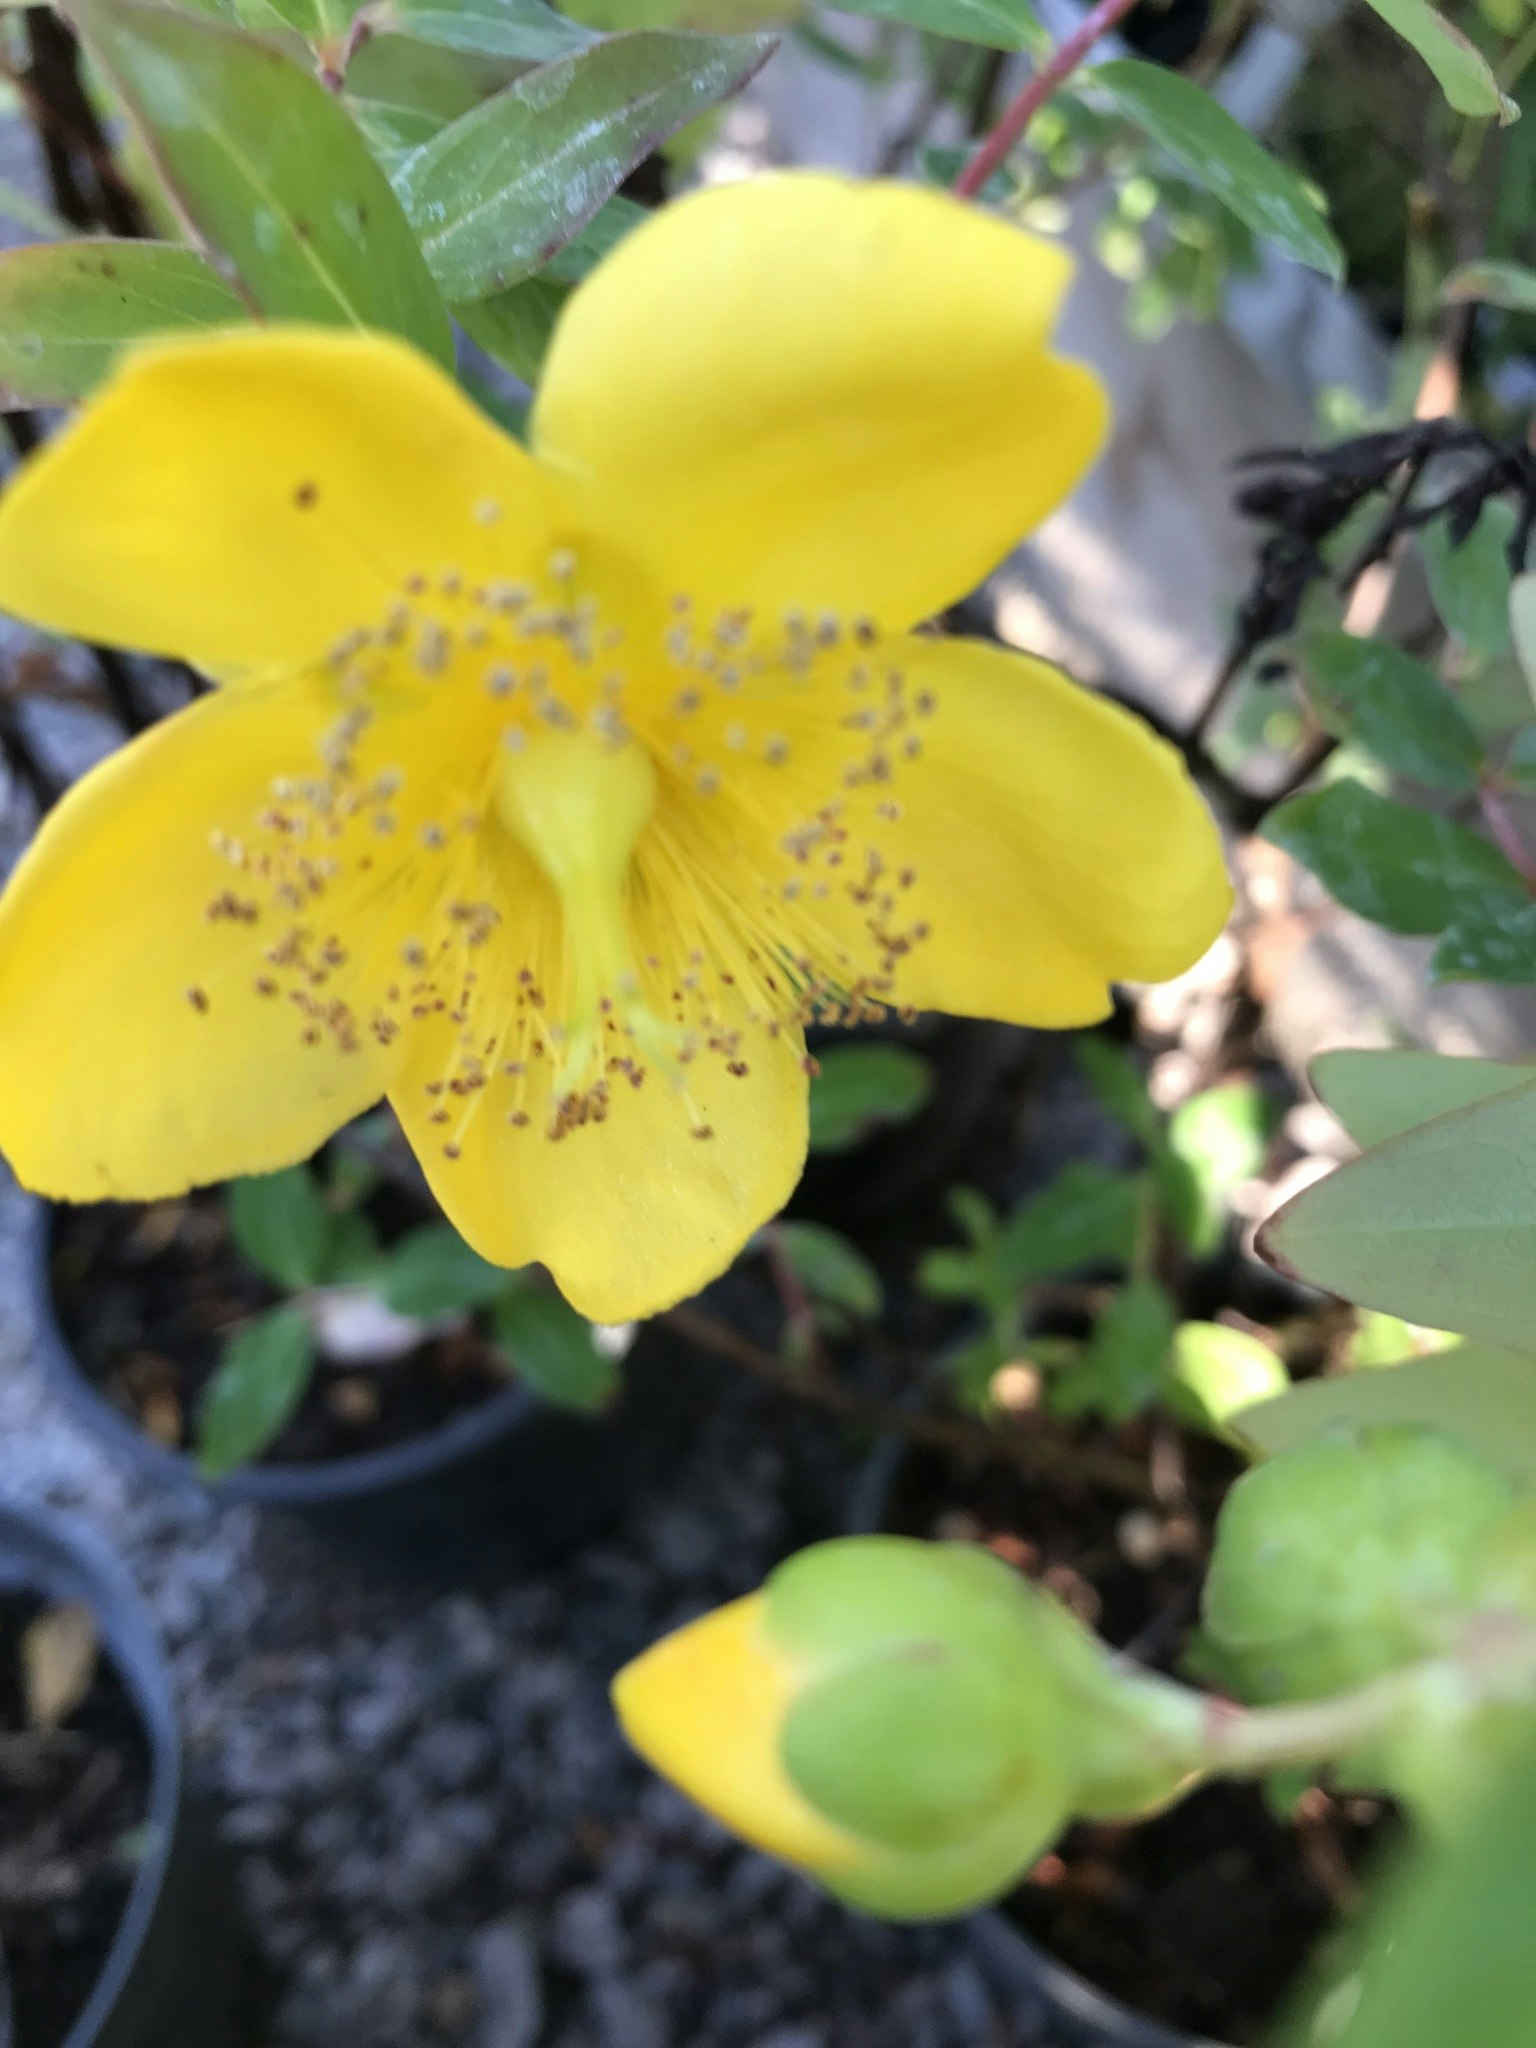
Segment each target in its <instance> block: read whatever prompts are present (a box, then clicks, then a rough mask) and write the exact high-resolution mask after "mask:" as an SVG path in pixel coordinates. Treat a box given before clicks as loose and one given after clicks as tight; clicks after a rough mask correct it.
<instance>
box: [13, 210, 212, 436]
mask: <svg viewBox="0 0 1536 2048" xmlns="http://www.w3.org/2000/svg"><path fill="white" fill-rule="evenodd" d="M249 317H250V316H249V314H248V313H247V311H246V308H245V306H244V305H243V304H242V303H241V301H240V300H239V299H238V298H237V297H236V296H235V294H234V293H233V292H232V291H231V290H230V289H229V286H228V285H226V284H224V283H223V282H222V280H221V279H220V278H219V277H218V275H217V273H216V272H215V271H214V270H213V268H212V267H211V265H209V264H208V263H207V262H205V261H204V259H203V258H202V257H201V256H200V255H198V253H197V251H196V250H195V249H185V248H178V247H177V246H175V245H174V244H173V243H169V242H125V241H111V242H107V241H100V242H98V241H80V242H43V243H38V244H36V245H35V246H33V247H31V248H24V249H6V250H4V251H0V403H4V404H6V405H19V406H27V405H62V404H64V403H66V402H67V401H68V400H70V399H74V398H83V397H84V396H85V394H86V393H87V392H88V391H90V390H91V389H92V388H93V387H94V386H95V385H97V384H99V383H100V382H101V380H102V378H103V377H104V376H105V375H106V374H107V372H108V371H109V370H110V369H111V367H112V365H113V363H114V362H115V361H116V360H117V357H118V354H119V353H120V351H121V350H122V349H123V348H124V346H125V345H127V344H128V343H130V342H134V341H142V340H143V339H144V338H145V337H146V336H147V335H152V334H187V333H195V332H196V331H197V330H199V329H206V328H212V327H228V326H230V325H232V324H236V323H238V322H240V321H243V320H246V319H248V318H249Z"/></svg>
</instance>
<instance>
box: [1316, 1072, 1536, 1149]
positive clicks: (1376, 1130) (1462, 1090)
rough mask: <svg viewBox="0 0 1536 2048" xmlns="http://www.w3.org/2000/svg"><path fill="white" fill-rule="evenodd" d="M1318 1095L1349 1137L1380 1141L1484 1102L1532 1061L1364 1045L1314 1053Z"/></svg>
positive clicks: (1512, 1084)
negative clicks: (1369, 1048) (1524, 1063)
mask: <svg viewBox="0 0 1536 2048" xmlns="http://www.w3.org/2000/svg"><path fill="white" fill-rule="evenodd" d="M1307 1078H1308V1079H1309V1080H1310V1081H1311V1083H1312V1086H1313V1088H1314V1089H1315V1090H1316V1092H1317V1095H1318V1097H1319V1099H1320V1100H1321V1101H1322V1102H1323V1103H1324V1104H1325V1105H1326V1107H1327V1108H1329V1109H1331V1110H1332V1111H1333V1114H1334V1115H1335V1116H1336V1117H1337V1118H1338V1120H1339V1122H1340V1123H1341V1124H1342V1125H1343V1126H1344V1128H1345V1130H1346V1131H1348V1133H1349V1135H1350V1136H1351V1137H1352V1138H1353V1139H1354V1141H1355V1143H1356V1144H1357V1145H1359V1146H1360V1147H1362V1149H1364V1148H1367V1147H1369V1146H1372V1145H1380V1144H1382V1143H1383V1142H1384V1141H1385V1140H1386V1139H1388V1138H1395V1137H1398V1136H1399V1135H1400V1134H1401V1133H1402V1132H1403V1131H1412V1130H1416V1129H1417V1128H1418V1126H1419V1125H1420V1124H1427V1123H1429V1122H1430V1121H1431V1120H1432V1119H1433V1118H1435V1117H1437V1116H1445V1115H1446V1114H1447V1113H1448V1112H1449V1111H1451V1110H1453V1109H1465V1108H1466V1106H1467V1105H1468V1103H1472V1102H1486V1101H1487V1100H1488V1098H1489V1097H1490V1096H1494V1095H1507V1094H1509V1092H1510V1090H1511V1089H1514V1088H1521V1087H1524V1086H1525V1085H1526V1084H1527V1083H1528V1082H1531V1081H1536V1066H1517V1065H1513V1064H1508V1063H1506V1062H1504V1061H1502V1060H1472V1059H1457V1058H1452V1057H1451V1056H1450V1055H1448V1054H1446V1053H1438V1052H1411V1051H1397V1050H1390V1051H1381V1052H1374V1051H1366V1050H1359V1049H1356V1048H1353V1047H1350V1048H1344V1049H1341V1050H1339V1051H1337V1052H1325V1053H1320V1054H1319V1055H1318V1057H1317V1058H1316V1059H1315V1060H1314V1061H1313V1062H1312V1065H1311V1067H1310V1068H1309V1069H1308V1074H1307Z"/></svg>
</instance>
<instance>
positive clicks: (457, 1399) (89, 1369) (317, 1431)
mask: <svg viewBox="0 0 1536 2048" xmlns="http://www.w3.org/2000/svg"><path fill="white" fill-rule="evenodd" d="M369 1213H370V1216H371V1219H372V1220H373V1222H374V1223H375V1225H376V1226H377V1227H378V1228H379V1231H380V1235H381V1237H382V1238H383V1239H384V1241H385V1242H386V1243H388V1242H389V1240H390V1238H391V1237H392V1236H398V1235H399V1234H400V1233H401V1232H402V1231H403V1230H404V1229H405V1228H408V1227H409V1226H410V1225H411V1224H413V1223H419V1222H421V1221H423V1220H427V1219H429V1218H431V1217H432V1216H434V1215H435V1213H436V1212H435V1211H433V1210H430V1209H427V1210H424V1211H422V1212H420V1213H418V1212H417V1211H416V1209H415V1205H414V1204H413V1203H410V1202H409V1199H408V1198H405V1197H402V1196H401V1195H399V1193H398V1192H397V1191H396V1190H394V1189H392V1188H388V1187H386V1188H384V1189H382V1190H381V1191H380V1192H379V1193H378V1194H376V1195H375V1196H374V1197H372V1198H371V1199H370V1203H369ZM52 1273H53V1285H54V1303H55V1308H56V1311H57V1314H58V1319H59V1326H60V1328H61V1329H62V1331H63V1333H64V1335H65V1337H66V1338H67V1340H68V1341H69V1344H70V1345H71V1347H72V1348H73V1350H74V1353H75V1356H76V1358H77V1359H78V1360H79V1362H80V1365H81V1367H82V1368H83V1370H84V1372H85V1374H86V1376H87V1378H89V1379H90V1380H91V1381H93V1382H94V1383H95V1385H96V1386H97V1387H99V1388H100V1390H101V1391H102V1392H103V1393H104V1394H105V1395H106V1396H107V1398H108V1399H109V1400H110V1401H111V1402H113V1404H114V1405H115V1406H116V1407H118V1408H120V1409H121V1410H122V1411H123V1413H124V1414H125V1415H127V1416H129V1417H130V1418H131V1419H132V1420H133V1421H135V1422H136V1423H137V1424H138V1425H139V1427H140V1428H142V1429H143V1430H144V1431H145V1432H146V1434H147V1435H149V1436H151V1437H152V1438H154V1439H155V1441H156V1442H158V1443H161V1444H164V1445H165V1446H166V1447H167V1448H169V1449H171V1450H178V1451H184V1450H186V1449H188V1448H189V1446H190V1445H191V1443H192V1439H193V1428H194V1424H195V1419H196V1414H197V1406H198V1401H199V1398H200V1396H201V1394H202V1390H203V1388H204V1386H205V1385H206V1384H207V1382H208V1380H209V1379H210V1378H211V1377H212V1375H213V1373H214V1371H215V1370H216V1368H217V1366H218V1364H219V1360H220V1357H221V1355H222V1353H223V1350H224V1346H225V1345H226V1343H227V1342H228V1341H229V1339H230V1338H231V1337H232V1336H233V1335H234V1333H235V1331H236V1330H237V1329H238V1328H239V1326H240V1324H241V1323H242V1322H243V1321H245V1319H246V1318H247V1317H248V1316H250V1315H252V1314H254V1313H255V1312H256V1311H258V1310H260V1309H263V1308H267V1307H269V1306H271V1304H272V1303H273V1302H274V1301H275V1300H276V1299H277V1298H278V1297H277V1296H276V1295H275V1293H274V1292H273V1289H272V1288H271V1286H270V1285H269V1284H268V1283H267V1281H266V1280H264V1279H263V1278H262V1277H261V1275H260V1274H258V1273H256V1272H254V1271H253V1270H252V1268H251V1267H249V1266H248V1265H247V1264H246V1263H245V1262H244V1260H243V1259H241V1257H240V1256H239V1254H238V1252H237V1251H236V1250H235V1247H234V1245H233V1243H232V1242H231V1239H230V1234H229V1226H228V1222H227V1219H226V1215H225V1209H224V1204H223V1201H222V1198H221V1197H220V1196H219V1194H218V1193H217V1192H216V1191H209V1192H205V1193H198V1194H193V1195H189V1196H186V1197H184V1198H182V1199H179V1200H176V1201H168V1202H155V1203H152V1204H150V1205H148V1206H146V1207H138V1206H132V1205H123V1204H119V1203H113V1202H107V1203H101V1204H98V1205H95V1206H92V1207H90V1208H68V1209H64V1208H61V1209H59V1210H58V1211H57V1212H56V1214H55V1217H54V1224H53V1255H52ZM507 1380H508V1370H507V1367H506V1365H505V1363H504V1362H503V1360H502V1358H501V1356H500V1354H499V1353H498V1352H497V1351H496V1350H495V1349H494V1348H493V1347H492V1345H491V1344H490V1342H489V1341H488V1340H487V1338H486V1337H485V1336H484V1335H483V1334H482V1333H481V1332H480V1331H479V1330H478V1329H477V1328H475V1327H474V1326H473V1325H466V1326H464V1327H462V1328H460V1329H456V1330H450V1331H447V1332H445V1333H443V1334H441V1335H434V1336H432V1337H430V1338H428V1339H427V1340H426V1341H425V1342H424V1343H422V1344H421V1345H419V1346H418V1347H417V1348H416V1350H414V1351H412V1352H410V1353H408V1354H407V1355H406V1356H405V1357H403V1358H400V1359H397V1360H394V1361H392V1362H390V1363H388V1364H380V1365H373V1364H369V1365H366V1366H363V1367H361V1368H360V1367H358V1366H356V1365H349V1366H345V1367H339V1366H333V1365H329V1364H327V1363H325V1362H324V1361H322V1363H321V1365H320V1367H319V1369H318V1370H317V1372H316V1374H315V1377H314V1380H313V1382H312V1383H311V1386H310V1389H309V1392H308V1394H307V1395H306V1396H305V1399H304V1401H303V1403H302V1404H301V1406H300V1408H299V1410H298V1413H297V1414H296V1415H295V1417H294V1418H293V1420H292V1421H291V1422H290V1423H289V1424H288V1426H287V1428H286V1429H284V1430H283V1431H282V1433H281V1434H280V1435H279V1436H278V1437H276V1438H275V1439H274V1441H273V1442H272V1443H271V1444H269V1445H268V1446H267V1449H266V1450H265V1452H264V1453H263V1454H262V1457H261V1460H260V1462H261V1463H263V1464H273V1465H313V1464H322V1463H326V1462H329V1461H331V1460H335V1459H341V1458H348V1457H353V1456H356V1455H357V1454H359V1453H361V1452H365V1451H377V1450H382V1449H384V1448H385V1447H386V1446H388V1445H390V1444H397V1443H403V1442H406V1441H408V1440H409V1439H411V1438H412V1437H417V1436H421V1435H424V1434H426V1433H427V1432H428V1431H430V1430H433V1429H436V1428H438V1427H439V1426H440V1425H441V1424H442V1423H444V1422H446V1421H447V1420H448V1419H449V1418H450V1417H452V1416H454V1415H456V1414H458V1413H460V1412H461V1411H462V1410H464V1409H466V1408H471V1407H475V1406H477V1405H478V1404H479V1403H481V1402H483V1401H487V1400H489V1399H491V1398H492V1397H493V1396H494V1395H496V1394H498V1393H501V1392H503V1391H505V1389H506V1386H507Z"/></svg>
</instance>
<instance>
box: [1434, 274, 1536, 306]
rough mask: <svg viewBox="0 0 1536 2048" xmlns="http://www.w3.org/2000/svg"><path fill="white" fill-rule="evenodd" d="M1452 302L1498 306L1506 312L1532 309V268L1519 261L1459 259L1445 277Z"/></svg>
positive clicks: (1535, 282)
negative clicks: (1472, 261)
mask: <svg viewBox="0 0 1536 2048" xmlns="http://www.w3.org/2000/svg"><path fill="white" fill-rule="evenodd" d="M1445 296H1446V298H1447V299H1449V300H1450V301H1451V303H1452V304H1453V305H1482V306H1502V307H1503V308H1504V309H1505V311H1506V312H1510V313H1536V270H1531V269H1529V268H1527V266H1526V265H1525V264H1523V263H1499V262H1494V261H1488V262H1483V263H1463V264H1462V265H1461V266H1460V268H1459V269H1456V270H1453V271H1452V272H1451V274H1450V276H1449V277H1448V278H1447V279H1446V280H1445Z"/></svg>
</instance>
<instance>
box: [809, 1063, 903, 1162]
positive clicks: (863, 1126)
mask: <svg viewBox="0 0 1536 2048" xmlns="http://www.w3.org/2000/svg"><path fill="white" fill-rule="evenodd" d="M817 1063H818V1067H819V1071H818V1072H817V1073H816V1074H815V1075H813V1076H812V1079H811V1150H812V1151H813V1152H847V1151H850V1150H851V1149H852V1148H853V1147H854V1146H855V1145H857V1144H860V1143H862V1141H863V1140H864V1139H865V1138H867V1137H869V1136H870V1135H871V1134H872V1133H873V1132H875V1131H877V1130H879V1129H881V1128H882V1127H883V1126H884V1125H886V1124H898V1123H905V1121H906V1120H907V1118H908V1117H912V1116H916V1114H917V1112H918V1111H919V1110H920V1109H921V1108H922V1106H923V1104H924V1103H925V1102H926V1101H927V1100H928V1097H929V1096H930V1094H931V1093H932V1092H933V1069H932V1068H931V1067H930V1066H929V1064H928V1062H927V1061H926V1060H925V1059H924V1058H923V1056H922V1054H921V1053H916V1052H913V1051H912V1050H911V1048H910V1047H908V1046H905V1045H885V1044H883V1043H881V1042H880V1041H879V1040H877V1039H872V1040H868V1041H866V1042H864V1043H853V1044H849V1045H832V1046H827V1047H825V1048H824V1049H823V1050H822V1051H821V1052H820V1053H819V1054H818V1055H817Z"/></svg>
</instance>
